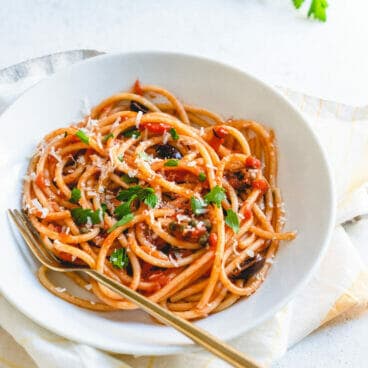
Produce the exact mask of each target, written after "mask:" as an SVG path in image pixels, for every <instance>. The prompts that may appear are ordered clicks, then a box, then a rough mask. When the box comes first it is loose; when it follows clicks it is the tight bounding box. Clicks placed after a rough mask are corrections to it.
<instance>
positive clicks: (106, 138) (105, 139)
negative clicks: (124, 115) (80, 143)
mask: <svg viewBox="0 0 368 368" xmlns="http://www.w3.org/2000/svg"><path fill="white" fill-rule="evenodd" d="M110 138H114V134H112V133H109V134H107V135H105V136H104V137H103V138H102V143H106V142H107V141H108V140H109V139H110Z"/></svg>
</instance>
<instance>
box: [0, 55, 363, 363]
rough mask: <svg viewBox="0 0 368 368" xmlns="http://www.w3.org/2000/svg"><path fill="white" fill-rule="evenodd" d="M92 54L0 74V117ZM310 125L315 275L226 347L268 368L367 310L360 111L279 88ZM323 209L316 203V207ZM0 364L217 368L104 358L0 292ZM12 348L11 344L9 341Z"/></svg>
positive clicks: (171, 359) (186, 358) (200, 357)
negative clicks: (325, 242)
mask: <svg viewBox="0 0 368 368" xmlns="http://www.w3.org/2000/svg"><path fill="white" fill-rule="evenodd" d="M97 54H99V53H98V52H94V51H88V50H78V51H72V52H66V53H61V54H56V55H51V56H47V57H44V58H41V59H37V60H34V61H28V62H26V63H25V64H22V65H21V66H19V67H18V68H16V69H14V68H8V69H6V70H3V71H0V113H1V111H3V110H4V109H5V108H6V106H8V105H9V104H10V103H11V102H12V101H13V100H14V99H16V97H17V96H18V95H19V94H20V93H21V92H23V91H24V90H26V89H27V88H29V87H30V86H31V85H33V84H34V83H36V82H37V81H39V80H40V79H42V78H44V77H45V76H46V75H48V74H50V73H53V72H54V71H56V70H58V69H60V68H62V67H64V66H67V65H70V64H72V63H74V62H77V61H79V60H82V59H85V58H88V57H92V56H95V55H97ZM279 89H280V91H281V92H282V93H283V94H285V95H286V96H287V98H289V99H290V101H292V102H293V103H294V104H295V105H296V106H298V107H299V108H300V109H301V110H302V111H303V113H304V114H305V115H306V117H307V118H308V119H309V121H310V122H311V124H312V126H313V128H314V130H315V131H316V133H317V134H318V136H319V138H320V139H321V141H322V143H323V145H324V146H325V148H326V150H327V153H328V157H329V158H330V163H331V166H332V168H333V172H334V176H335V180H336V184H337V195H338V199H339V201H338V218H337V223H336V227H335V230H334V233H333V236H332V239H331V242H330V245H329V248H328V250H327V252H326V254H325V257H324V260H323V261H322V263H321V265H320V267H319V269H318V271H317V272H316V274H315V275H314V277H313V279H312V280H311V281H310V282H309V284H308V285H307V286H306V287H305V288H304V290H303V291H302V292H301V293H300V294H299V295H297V296H296V297H295V299H294V300H293V301H292V302H290V303H289V304H288V305H287V306H286V307H284V308H283V309H282V310H281V311H279V312H278V313H277V314H276V315H275V316H274V317H272V318H271V319H270V320H268V321H267V322H265V323H263V324H262V325H260V326H258V327H256V328H254V329H253V330H251V331H249V332H248V333H246V334H245V335H243V336H241V337H239V338H237V339H234V340H233V341H231V344H233V346H235V347H236V348H238V349H239V350H241V351H243V352H245V353H246V354H247V355H249V356H251V357H253V358H254V359H255V360H256V361H258V362H259V363H260V364H261V365H262V366H269V365H271V364H272V362H274V361H276V360H277V359H278V358H280V357H281V356H282V355H283V354H285V352H286V351H287V349H288V348H289V347H291V346H292V345H294V344H296V343H297V342H298V341H300V340H301V339H303V338H304V337H305V336H307V335H308V334H310V333H311V332H312V331H314V330H315V329H317V328H318V327H320V326H321V325H323V324H324V323H326V322H327V321H329V320H331V319H333V318H335V317H336V316H338V315H340V314H341V313H343V312H345V311H347V310H348V309H350V308H352V307H353V306H357V305H368V271H367V262H368V249H365V248H367V247H365V243H366V242H367V241H368V219H367V218H365V215H367V214H368V194H367V188H366V185H367V183H368V159H367V157H368V106H367V107H364V108H357V107H351V106H346V105H342V104H337V103H334V102H329V101H325V100H321V99H318V98H314V97H310V96H306V95H304V94H301V93H298V92H294V91H290V90H288V89H285V88H279ZM321 205H323V203H321ZM0 326H1V328H0V367H9V366H10V367H27V368H33V367H40V368H59V367H60V368H62V367H63V368H64V367H68V368H74V367H75V368H76V367H78V368H82V367H86V368H87V367H88V368H99V367H104V368H118V367H119V368H125V367H137V368H138V367H139V368H141V367H142V368H169V367H175V368H182V367H183V368H184V367H185V368H186V367H188V366H189V365H191V366H193V367H196V368H202V367H203V368H205V367H206V368H218V367H225V366H227V365H226V364H225V363H223V362H222V361H220V360H219V359H217V358H214V357H213V356H210V355H209V354H207V353H190V354H184V355H174V356H165V357H134V356H127V355H124V356H123V355H114V356H113V355H110V354H108V353H106V352H102V351H100V350H98V349H95V348H93V347H90V346H87V345H84V344H79V343H77V342H72V341H69V340H66V339H64V338H62V337H59V336H57V335H55V334H53V333H51V332H49V331H47V330H45V329H44V328H42V327H40V326H38V325H36V324H35V323H34V322H32V321H31V320H29V319H28V318H27V317H25V316H24V315H22V314H21V313H20V312H18V311H17V310H15V309H14V307H13V306H11V305H10V304H9V303H8V302H7V301H6V299H5V298H4V297H2V296H1V295H0ZM11 336H12V338H13V339H14V340H15V341H16V343H15V342H14V340H13V339H12V338H11Z"/></svg>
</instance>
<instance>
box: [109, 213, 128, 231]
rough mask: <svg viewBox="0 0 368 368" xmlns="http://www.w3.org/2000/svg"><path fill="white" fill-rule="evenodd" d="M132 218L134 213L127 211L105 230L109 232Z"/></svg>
mask: <svg viewBox="0 0 368 368" xmlns="http://www.w3.org/2000/svg"><path fill="white" fill-rule="evenodd" d="M133 218H134V215H133V214H132V213H128V214H127V215H125V216H124V217H122V218H121V219H120V220H119V221H118V222H115V224H114V225H113V226H112V227H110V229H109V230H107V232H108V233H111V231H113V230H115V229H116V228H118V227H119V226H123V225H125V224H127V223H128V222H130V221H132V220H133Z"/></svg>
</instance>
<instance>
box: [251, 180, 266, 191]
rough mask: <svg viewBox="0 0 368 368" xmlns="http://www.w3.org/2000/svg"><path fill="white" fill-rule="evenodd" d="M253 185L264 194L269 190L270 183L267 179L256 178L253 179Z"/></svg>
mask: <svg viewBox="0 0 368 368" xmlns="http://www.w3.org/2000/svg"><path fill="white" fill-rule="evenodd" d="M252 187H253V188H254V189H258V190H260V191H261V193H262V194H264V193H266V192H267V190H268V188H269V185H268V183H267V181H266V180H264V179H256V180H253V183H252Z"/></svg>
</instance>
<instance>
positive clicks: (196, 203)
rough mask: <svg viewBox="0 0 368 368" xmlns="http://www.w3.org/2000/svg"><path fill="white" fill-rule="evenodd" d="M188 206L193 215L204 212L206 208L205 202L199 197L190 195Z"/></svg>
mask: <svg viewBox="0 0 368 368" xmlns="http://www.w3.org/2000/svg"><path fill="white" fill-rule="evenodd" d="M190 206H191V208H192V212H193V213H194V214H195V215H202V214H203V213H205V212H206V210H205V207H206V203H204V202H203V201H202V200H201V199H199V198H195V197H191V198H190Z"/></svg>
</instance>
